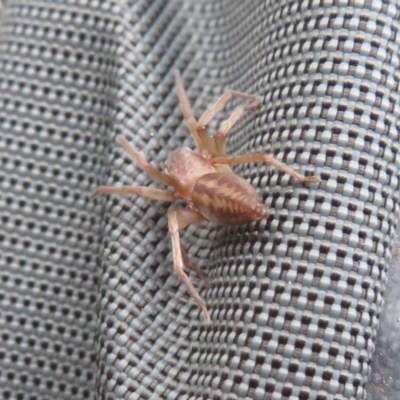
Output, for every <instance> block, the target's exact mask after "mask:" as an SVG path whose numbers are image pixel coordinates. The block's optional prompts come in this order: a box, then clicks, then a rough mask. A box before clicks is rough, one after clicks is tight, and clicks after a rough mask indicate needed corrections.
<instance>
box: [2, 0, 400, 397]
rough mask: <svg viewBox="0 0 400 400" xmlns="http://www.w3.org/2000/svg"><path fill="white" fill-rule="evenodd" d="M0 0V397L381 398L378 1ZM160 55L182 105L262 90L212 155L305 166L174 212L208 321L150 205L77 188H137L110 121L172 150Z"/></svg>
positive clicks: (154, 149) (384, 205)
mask: <svg viewBox="0 0 400 400" xmlns="http://www.w3.org/2000/svg"><path fill="white" fill-rule="evenodd" d="M3 8H4V9H3V15H2V23H1V26H0V50H1V51H0V87H1V90H0V101H1V107H0V128H1V130H0V148H1V149H2V151H1V169H0V215H1V225H0V252H1V253H0V271H1V280H0V305H1V309H0V324H1V339H2V340H1V342H0V360H1V368H0V393H1V397H2V398H4V399H24V400H25V399H32V400H33V399H88V398H102V399H117V398H121V399H130V400H133V399H158V398H163V399H171V400H172V399H200V398H202V399H320V400H322V399H333V398H335V399H362V398H366V397H368V398H370V399H398V398H399V393H400V365H399V364H400V362H399V348H400V346H399V335H398V334H397V332H399V327H398V325H396V323H395V321H396V320H397V321H398V318H399V316H398V313H399V311H398V309H399V308H398V306H399V303H400V301H399V297H398V294H397V291H396V290H394V289H393V288H395V287H396V282H397V283H398V281H399V271H398V268H397V269H396V270H393V271H391V272H390V274H389V275H388V274H387V272H388V270H389V267H390V262H391V254H392V248H393V245H394V235H395V228H396V223H397V218H398V209H399V208H398V205H399V204H398V201H399V194H398V190H399V182H398V179H399V155H398V150H399V147H400V144H399V126H400V124H399V120H398V115H400V109H399V87H398V84H399V44H400V38H399V35H398V28H399V9H398V7H397V3H396V2H395V1H387V2H384V3H380V2H365V4H364V3H363V2H350V1H349V2H346V1H338V2H329V1H328V2H327V1H308V2H295V1H293V2H290V1H286V0H285V1H283V0H282V1H270V2H268V1H246V2H243V1H239V0H234V1H228V0H226V1H225V0H221V1H219V0H216V1H210V2H208V1H200V2H195V1H164V0H154V1H140V0H139V1H135V2H129V3H128V2H126V1H122V0H121V1H119V2H98V1H87V2H78V1H73V0H70V1H68V2H52V1H46V2H44V1H43V2H39V1H10V2H8V3H7V4H6V5H5V6H4V7H3ZM175 70H180V71H181V73H182V77H183V81H184V84H185V87H186V89H187V93H188V96H189V98H190V100H191V104H192V108H193V111H194V114H195V116H196V117H199V116H200V114H201V113H202V112H203V111H204V110H205V109H206V108H207V107H209V106H210V105H211V104H212V102H213V101H215V100H216V99H217V98H218V96H220V95H221V94H222V93H223V92H224V91H225V90H227V89H236V90H240V91H244V92H249V93H254V94H259V95H261V96H262V97H263V102H262V105H261V106H260V107H259V109H257V110H256V111H254V112H252V113H249V114H248V115H246V116H245V117H244V118H243V119H242V120H241V121H240V122H239V123H238V124H237V126H236V127H235V128H234V129H233V130H232V132H231V133H230V134H229V140H228V149H229V151H230V152H232V153H238V154H239V153H240V154H243V153H248V152H256V151H257V152H260V151H265V152H268V153H269V154H271V155H273V156H274V157H276V158H277V159H278V160H280V161H283V162H285V163H286V164H288V165H289V166H291V167H293V168H295V169H297V170H299V171H300V172H301V173H305V174H308V175H311V174H315V175H318V176H320V177H321V182H320V183H318V184H311V185H304V184H301V183H299V182H295V181H294V180H293V179H291V178H290V177H289V176H288V175H285V174H283V173H281V172H279V171H277V170H276V169H274V168H271V167H270V166H267V165H259V164H258V165H255V164H250V165H241V166H237V167H235V172H237V173H238V174H239V175H240V176H242V177H244V178H246V179H247V180H248V181H249V182H251V183H252V184H253V185H254V187H256V188H258V191H259V193H260V194H261V196H262V198H263V199H264V201H265V203H266V204H267V205H268V207H269V208H270V209H271V216H270V217H269V218H268V219H266V220H263V221H260V222H258V223H252V224H249V225H245V226H240V227H234V228H232V227H230V228H225V227H222V228H221V227H215V226H212V225H211V224H208V223H202V224H199V225H197V226H191V227H189V228H188V229H187V230H186V232H185V233H184V234H183V242H184V245H185V247H186V248H187V249H188V250H189V253H190V255H191V257H192V258H193V259H195V260H197V263H198V264H199V265H201V266H202V267H203V268H204V269H205V270H206V271H207V272H208V274H209V277H210V280H211V286H210V288H205V287H204V284H203V283H202V282H201V281H199V280H198V279H197V278H196V277H195V276H193V277H192V278H193V281H194V283H195V285H196V287H198V288H199V290H200V292H201V294H202V296H203V297H204V298H205V300H206V301H207V304H208V306H209V310H210V314H211V318H212V323H211V324H209V325H205V324H204V323H203V322H202V320H201V315H200V311H199V309H198V307H197V306H196V304H195V303H194V301H193V300H192V299H191V298H190V297H189V295H188V293H187V291H186V289H185V287H184V286H183V285H182V284H181V283H180V282H179V281H178V279H177V277H176V276H174V275H173V274H172V256H171V245H170V238H169V235H168V229H167V219H166V213H167V210H168V204H163V203H157V202H154V201H149V200H146V199H143V198H134V197H127V198H119V197H110V198H107V199H92V198H90V197H89V196H88V193H90V192H91V191H92V190H93V189H94V188H95V186H96V185H98V184H100V183H103V184H109V185H121V184H135V185H148V186H157V185H156V184H155V183H153V182H151V181H150V180H149V178H148V177H147V176H146V175H145V174H144V173H143V172H142V171H140V170H139V169H138V167H137V166H136V165H134V164H133V163H132V162H131V160H130V159H129V157H128V156H127V155H126V154H124V153H123V151H122V150H121V148H120V147H119V146H118V145H117V143H116V141H115V138H116V136H117V135H121V134H122V135H125V136H126V137H127V138H129V139H130V140H131V141H132V142H133V143H134V144H135V145H136V146H137V147H138V148H139V149H140V150H141V151H142V153H143V154H144V155H145V156H146V158H147V159H148V160H149V161H151V162H152V163H153V164H154V165H156V166H157V167H159V168H160V169H161V168H163V165H164V162H165V160H166V157H167V155H168V153H169V152H170V151H171V150H173V149H175V148H176V147H178V146H183V145H185V146H191V147H193V141H192V139H191V138H190V136H189V134H188V132H187V131H186V129H185V127H184V124H183V121H182V116H181V112H180V109H179V105H178V101H177V96H176V93H175V90H174V78H173V75H174V71H175ZM234 105H235V103H232V105H229V107H228V108H227V111H226V112H225V113H222V115H221V116H220V117H219V118H217V120H216V121H215V122H214V123H212V124H211V127H212V128H214V129H215V128H216V127H217V126H218V123H219V122H221V121H222V120H223V119H224V118H226V116H227V115H228V112H229V110H232V107H233V106H234ZM388 278H389V290H388V297H386V302H385V315H384V316H383V318H382V321H383V330H382V331H381V333H379V334H378V330H377V329H378V319H379V317H380V312H381V308H382V304H383V298H384V291H385V286H386V282H387V280H388ZM397 324H398V322H397ZM377 335H378V340H377ZM375 344H376V345H377V346H378V349H377V351H376V353H375V354H376V357H375V358H373V357H372V355H373V351H374V345H375ZM371 362H372V366H373V371H372V372H373V374H372V379H371V381H370V382H369V383H368V376H369V374H370V372H371V371H370V369H371V368H370V365H371ZM367 383H368V385H367Z"/></svg>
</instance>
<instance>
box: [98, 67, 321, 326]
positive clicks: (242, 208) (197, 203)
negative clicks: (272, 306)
mask: <svg viewBox="0 0 400 400" xmlns="http://www.w3.org/2000/svg"><path fill="white" fill-rule="evenodd" d="M175 82H176V91H177V93H178V98H179V101H180V104H181V108H182V112H183V116H184V118H185V123H186V126H187V128H188V129H189V131H190V133H191V134H192V136H193V138H194V141H195V142H196V147H197V150H198V153H195V152H194V151H192V150H190V149H189V148H187V147H182V148H178V149H176V150H174V151H173V152H172V153H170V154H169V155H168V158H167V162H166V172H165V173H164V172H161V171H159V170H158V169H156V168H155V167H153V166H152V165H150V164H149V163H148V162H147V161H146V160H145V159H144V157H143V156H142V155H141V154H140V153H139V152H138V150H137V149H136V148H135V147H134V146H133V145H132V144H131V143H129V142H128V141H127V140H126V139H125V138H124V137H121V136H120V137H118V141H119V142H120V143H121V145H122V147H123V148H124V149H125V151H126V152H127V153H128V154H129V155H130V156H131V157H132V158H133V160H135V162H136V163H137V164H138V165H139V167H140V168H141V169H142V170H143V171H145V172H146V173H147V174H148V175H149V177H150V178H152V179H154V180H155V181H157V182H160V183H162V184H164V185H168V186H172V187H173V188H174V190H173V191H167V190H160V189H154V188H149V187H144V186H136V187H135V186H122V187H110V186H100V187H99V188H97V190H96V192H95V194H122V195H139V196H144V197H148V198H150V199H155V200H163V201H174V200H176V199H184V200H186V201H187V207H186V208H185V209H171V210H170V211H169V212H168V227H169V232H170V234H171V239H172V253H173V259H174V271H175V273H176V274H177V275H178V276H179V278H180V279H181V280H182V282H183V283H184V284H185V285H186V286H187V288H188V289H189V292H190V293H191V295H192V296H193V298H194V299H195V300H196V302H197V304H198V305H199V306H200V308H201V310H202V311H203V316H204V320H205V321H206V322H209V321H210V316H209V314H208V311H207V306H206V303H205V302H204V300H203V299H202V297H201V296H200V295H199V293H198V292H197V290H196V289H195V288H194V286H193V284H192V282H191V281H190V279H189V278H188V276H187V275H186V273H185V270H184V266H186V267H187V268H188V269H190V270H192V271H194V272H196V273H197V274H198V275H199V276H201V277H202V278H203V279H204V280H205V282H206V283H208V278H207V274H206V273H205V272H204V271H202V270H201V269H200V268H198V267H197V266H195V265H194V264H193V263H192V262H191V261H190V260H189V257H188V256H187V253H186V252H185V251H184V249H183V248H182V247H181V244H180V239H179V231H180V230H181V229H183V228H186V227H187V226H188V225H190V224H194V223H197V222H201V221H203V220H204V219H207V220H209V221H212V222H214V223H216V224H219V225H238V224H244V223H247V222H251V221H258V220H260V219H263V218H265V217H267V216H268V215H269V210H268V209H267V208H266V207H265V205H264V204H263V202H262V200H261V199H260V197H259V196H258V194H257V192H256V191H255V190H254V189H253V187H252V186H251V185H250V184H249V183H248V182H246V181H245V180H244V179H242V178H240V177H238V176H236V175H235V174H234V173H233V171H232V170H231V168H230V167H229V166H228V165H229V164H241V163H252V162H263V163H268V164H271V165H273V166H275V167H276V168H278V169H280V170H281V171H283V172H286V173H288V174H289V175H291V176H292V177H294V178H296V179H298V180H300V181H302V182H317V181H319V179H318V178H317V177H315V176H308V177H306V176H303V175H301V174H299V173H298V172H296V171H294V170H292V169H291V168H289V167H287V166H286V165H285V164H283V163H281V162H279V161H277V160H275V159H274V158H272V157H270V156H269V155H267V154H247V155H238V156H233V155H227V154H226V152H225V138H226V135H227V133H228V131H229V130H230V129H231V128H232V126H233V125H234V124H235V123H236V122H237V120H238V119H239V118H240V117H241V116H242V115H243V113H244V112H245V111H249V110H253V109H255V108H256V107H257V106H258V105H259V104H260V103H261V97H259V96H254V95H249V94H245V93H240V92H235V91H233V90H229V91H227V92H226V93H225V94H224V95H223V96H221V98H220V99H218V101H217V102H216V103H215V104H214V105H213V106H212V107H211V108H210V109H209V110H207V111H206V112H205V113H204V114H203V116H202V117H201V118H200V121H199V122H198V123H197V122H196V120H195V118H194V117H193V115H192V113H191V110H190V105H189V101H188V99H187V97H186V94H185V90H184V88H183V84H182V80H181V77H180V74H179V72H176V74H175ZM232 97H239V98H242V99H245V100H250V101H251V103H250V104H249V105H239V106H237V107H236V108H235V109H234V111H233V112H232V114H231V116H230V117H229V118H228V119H227V120H226V121H225V122H223V123H222V124H221V126H220V128H219V130H218V132H217V133H216V135H215V136H210V135H209V134H208V132H207V129H206V126H207V124H208V123H209V122H210V121H211V119H212V118H213V117H214V116H215V114H217V113H218V111H220V110H221V109H222V108H223V107H224V105H225V104H226V103H227V101H228V100H230V99H231V98H232Z"/></svg>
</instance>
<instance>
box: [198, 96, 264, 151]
mask: <svg viewBox="0 0 400 400" xmlns="http://www.w3.org/2000/svg"><path fill="white" fill-rule="evenodd" d="M233 97H239V98H242V99H245V100H249V101H252V103H251V104H248V105H240V106H237V107H236V108H235V109H234V110H233V112H232V114H231V116H230V117H229V118H228V119H227V120H226V121H225V122H223V123H222V124H221V127H220V128H219V130H218V132H217V134H216V135H215V147H216V154H217V155H225V154H226V153H225V139H226V135H227V133H228V132H229V130H230V129H231V128H232V126H233V125H235V124H236V122H237V121H238V120H239V118H240V117H241V116H242V115H243V114H244V112H245V111H250V110H253V109H255V108H256V107H258V105H259V104H260V103H261V100H262V99H261V97H260V96H256V95H251V94H246V93H242V92H236V91H234V90H228V91H227V92H226V93H224V94H223V95H222V96H221V97H220V98H219V99H218V100H217V101H216V103H215V104H214V105H213V106H212V107H211V108H210V109H209V110H207V111H206V112H205V113H204V114H203V116H202V117H201V118H200V121H199V124H198V129H199V131H200V132H202V131H203V130H205V127H206V125H207V124H208V123H209V122H210V121H211V120H212V118H214V117H215V115H216V114H217V113H218V112H219V111H220V110H221V109H222V108H223V107H224V106H225V104H226V103H227V102H228V101H229V100H230V99H232V98H233Z"/></svg>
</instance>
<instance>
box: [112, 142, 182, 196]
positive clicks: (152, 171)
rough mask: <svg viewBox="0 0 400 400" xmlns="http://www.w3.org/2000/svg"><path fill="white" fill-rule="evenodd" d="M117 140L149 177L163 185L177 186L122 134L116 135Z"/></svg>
mask: <svg viewBox="0 0 400 400" xmlns="http://www.w3.org/2000/svg"><path fill="white" fill-rule="evenodd" d="M117 140H118V142H119V143H120V144H121V146H122V147H123V148H124V150H125V151H126V152H127V153H128V154H129V155H130V156H131V157H132V158H133V159H134V160H135V162H136V164H137V165H139V167H140V168H141V169H142V170H143V171H144V172H146V173H147V175H149V177H150V178H151V179H153V180H155V181H157V182H160V183H162V184H164V185H169V186H174V187H175V188H176V189H178V188H179V183H178V182H177V181H176V180H175V179H173V178H171V177H170V176H169V175H167V174H165V173H164V172H161V171H159V170H158V169H157V168H156V167H154V166H152V165H151V164H149V163H148V162H147V161H146V159H145V158H144V157H143V156H142V155H141V154H140V153H139V151H138V150H137V149H136V147H135V146H134V145H133V144H132V143H130V142H128V140H126V138H124V137H123V136H118V138H117Z"/></svg>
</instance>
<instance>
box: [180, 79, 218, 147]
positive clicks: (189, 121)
mask: <svg viewBox="0 0 400 400" xmlns="http://www.w3.org/2000/svg"><path fill="white" fill-rule="evenodd" d="M175 87H176V92H177V94H178V98H179V102H180V104H181V109H182V114H183V118H184V119H185V124H186V126H187V128H188V129H189V132H190V133H191V134H192V136H193V139H194V141H195V143H196V147H197V148H198V149H199V151H200V152H201V151H202V150H208V151H210V152H211V153H213V154H214V152H215V145H214V141H213V139H212V138H211V137H210V135H209V134H208V132H207V131H206V130H205V129H204V130H202V131H201V132H199V131H198V128H197V121H196V119H195V118H194V117H193V115H192V111H191V109H190V104H189V100H188V98H187V96H186V93H185V89H184V87H183V83H182V79H181V75H180V73H179V71H176V72H175Z"/></svg>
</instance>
